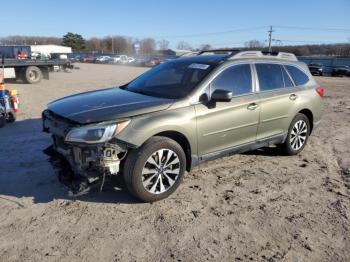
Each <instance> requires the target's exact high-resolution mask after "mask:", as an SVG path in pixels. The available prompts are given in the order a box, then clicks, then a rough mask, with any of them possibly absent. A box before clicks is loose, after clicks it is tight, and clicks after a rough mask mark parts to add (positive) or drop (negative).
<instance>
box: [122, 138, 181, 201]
mask: <svg viewBox="0 0 350 262" xmlns="http://www.w3.org/2000/svg"><path fill="white" fill-rule="evenodd" d="M185 170H186V156H185V153H184V151H183V149H182V147H181V146H180V145H179V144H178V143H177V142H175V141H174V140H172V139H169V138H167V137H160V136H155V137H152V138H150V139H149V140H148V141H147V142H146V143H145V144H144V145H142V146H141V147H140V148H138V149H135V150H132V151H131V152H130V153H129V155H128V157H127V159H126V162H125V165H124V180H125V182H126V185H127V187H128V189H129V191H130V192H131V193H132V194H133V195H134V196H136V197H137V198H139V199H140V200H142V201H145V202H154V201H158V200H161V199H164V198H166V197H168V196H169V195H170V194H172V193H173V192H174V191H175V190H176V189H177V187H178V186H179V185H180V183H181V181H182V179H183V176H184V174H185Z"/></svg>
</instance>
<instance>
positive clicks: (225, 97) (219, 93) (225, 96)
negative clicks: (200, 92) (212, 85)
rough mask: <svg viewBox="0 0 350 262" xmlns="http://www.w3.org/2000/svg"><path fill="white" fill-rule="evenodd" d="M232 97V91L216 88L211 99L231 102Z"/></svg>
mask: <svg viewBox="0 0 350 262" xmlns="http://www.w3.org/2000/svg"><path fill="white" fill-rule="evenodd" d="M231 99H232V92H231V91H227V90H223V89H216V90H215V91H214V92H213V93H212V94H211V100H213V101H215V102H230V101H231Z"/></svg>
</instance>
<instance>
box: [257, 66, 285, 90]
mask: <svg viewBox="0 0 350 262" xmlns="http://www.w3.org/2000/svg"><path fill="white" fill-rule="evenodd" d="M255 67H256V71H257V74H258V78H259V87H260V91H267V90H274V89H278V88H284V81H283V75H282V68H281V66H280V65H277V64H255Z"/></svg>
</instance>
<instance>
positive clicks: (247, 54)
mask: <svg viewBox="0 0 350 262" xmlns="http://www.w3.org/2000/svg"><path fill="white" fill-rule="evenodd" d="M239 58H277V59H283V60H289V61H298V59H297V57H296V56H295V55H294V54H292V53H284V52H278V53H272V52H266V53H263V52H261V51H242V52H239V53H236V54H234V55H232V56H230V57H229V58H228V59H230V60H231V59H239Z"/></svg>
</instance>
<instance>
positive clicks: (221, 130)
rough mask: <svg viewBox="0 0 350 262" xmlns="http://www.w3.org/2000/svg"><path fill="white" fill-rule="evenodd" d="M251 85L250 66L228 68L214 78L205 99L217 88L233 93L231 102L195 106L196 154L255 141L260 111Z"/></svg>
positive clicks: (257, 99)
mask: <svg viewBox="0 0 350 262" xmlns="http://www.w3.org/2000/svg"><path fill="white" fill-rule="evenodd" d="M254 82H255V81H254V78H253V75H252V70H251V65H250V64H239V65H233V66H230V67H228V68H226V69H224V70H223V71H222V72H221V73H220V74H219V75H218V76H217V77H216V78H214V80H213V81H212V82H211V84H210V86H209V87H208V90H207V92H208V96H209V97H210V94H211V93H212V92H214V91H215V90H216V89H224V90H228V91H232V93H233V99H232V100H231V102H216V103H214V104H213V103H211V102H209V103H205V102H204V103H201V104H197V105H195V110H196V116H197V137H198V154H199V155H202V156H203V155H206V154H209V153H214V152H220V151H223V150H225V149H230V148H233V147H236V146H239V145H242V144H246V143H250V142H254V141H255V137H256V132H257V127H258V121H259V111H260V108H259V97H258V95H257V94H255V93H254Z"/></svg>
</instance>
